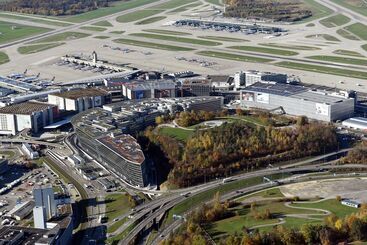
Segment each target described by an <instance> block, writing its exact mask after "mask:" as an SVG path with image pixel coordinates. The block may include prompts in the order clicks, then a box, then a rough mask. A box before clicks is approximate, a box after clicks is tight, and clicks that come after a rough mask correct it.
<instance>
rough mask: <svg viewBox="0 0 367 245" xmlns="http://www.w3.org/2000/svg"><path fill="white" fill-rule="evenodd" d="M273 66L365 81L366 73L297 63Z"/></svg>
mask: <svg viewBox="0 0 367 245" xmlns="http://www.w3.org/2000/svg"><path fill="white" fill-rule="evenodd" d="M275 65H277V66H280V67H285V68H290V69H296V70H304V71H313V72H318V73H325V74H331V75H338V76H344V77H354V78H361V79H366V77H367V72H363V71H354V70H347V69H340V68H333V67H326V66H318V65H310V64H303V63H297V62H287V61H282V62H278V63H275Z"/></svg>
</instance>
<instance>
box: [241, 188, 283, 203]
mask: <svg viewBox="0 0 367 245" xmlns="http://www.w3.org/2000/svg"><path fill="white" fill-rule="evenodd" d="M250 197H262V198H275V197H280V198H281V197H284V195H283V193H282V192H281V191H280V189H279V188H271V189H267V190H263V191H260V192H256V193H253V194H250V195H246V196H244V197H240V198H238V199H236V201H238V202H241V201H245V200H246V199H248V198H250Z"/></svg>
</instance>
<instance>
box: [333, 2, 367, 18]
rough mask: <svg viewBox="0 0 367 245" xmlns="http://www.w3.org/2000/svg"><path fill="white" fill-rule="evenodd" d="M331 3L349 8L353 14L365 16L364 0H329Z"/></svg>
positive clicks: (366, 5)
mask: <svg viewBox="0 0 367 245" xmlns="http://www.w3.org/2000/svg"><path fill="white" fill-rule="evenodd" d="M331 1H332V2H334V3H337V4H339V5H341V6H344V7H346V8H349V9H351V10H353V11H354V12H357V13H360V14H362V15H365V16H367V11H366V8H367V3H366V1H364V0H331Z"/></svg>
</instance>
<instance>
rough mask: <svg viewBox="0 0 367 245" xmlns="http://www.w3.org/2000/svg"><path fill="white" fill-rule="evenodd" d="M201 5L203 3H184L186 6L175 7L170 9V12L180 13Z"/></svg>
mask: <svg viewBox="0 0 367 245" xmlns="http://www.w3.org/2000/svg"><path fill="white" fill-rule="evenodd" d="M200 5H201V3H192V4H188V5H184V6H181V7H178V8H175V9H173V10H171V11H169V12H168V13H180V12H184V11H186V10H189V9H192V8H195V7H198V6H200Z"/></svg>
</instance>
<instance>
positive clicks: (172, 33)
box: [142, 29, 192, 36]
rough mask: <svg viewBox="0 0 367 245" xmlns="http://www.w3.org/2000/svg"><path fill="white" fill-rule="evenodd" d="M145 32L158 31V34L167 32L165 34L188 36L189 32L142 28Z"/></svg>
mask: <svg viewBox="0 0 367 245" xmlns="http://www.w3.org/2000/svg"><path fill="white" fill-rule="evenodd" d="M142 31H145V32H151V33H158V34H167V35H176V36H190V35H192V34H191V33H187V32H182V31H168V30H162V29H145V30H142Z"/></svg>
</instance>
